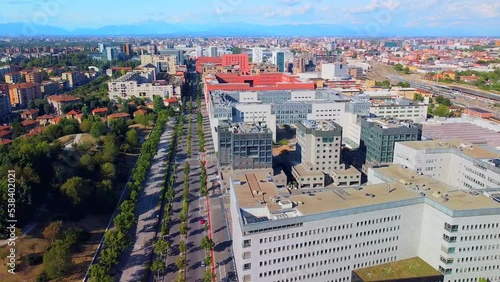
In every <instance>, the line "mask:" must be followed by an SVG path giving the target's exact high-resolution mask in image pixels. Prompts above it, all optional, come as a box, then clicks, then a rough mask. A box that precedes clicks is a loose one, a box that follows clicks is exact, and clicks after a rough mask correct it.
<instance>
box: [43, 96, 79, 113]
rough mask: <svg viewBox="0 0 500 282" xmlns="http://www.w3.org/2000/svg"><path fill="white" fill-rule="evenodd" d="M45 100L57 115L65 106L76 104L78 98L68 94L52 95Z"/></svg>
mask: <svg viewBox="0 0 500 282" xmlns="http://www.w3.org/2000/svg"><path fill="white" fill-rule="evenodd" d="M47 101H48V102H49V104H50V106H51V107H52V109H53V110H54V112H55V113H56V114H57V115H62V114H63V108H64V107H65V106H70V105H74V104H78V103H79V102H80V98H77V97H74V96H69V95H52V96H49V97H47Z"/></svg>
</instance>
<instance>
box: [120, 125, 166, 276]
mask: <svg viewBox="0 0 500 282" xmlns="http://www.w3.org/2000/svg"><path fill="white" fill-rule="evenodd" d="M174 127H175V122H174V121H173V120H171V121H169V122H168V123H167V125H166V128H165V130H164V131H163V133H162V135H161V139H160V143H159V145H158V152H157V154H156V155H155V156H154V157H153V160H152V161H151V168H150V170H149V172H148V176H147V178H146V182H145V184H144V187H145V188H144V189H143V191H142V192H141V195H140V197H139V201H138V203H137V210H136V215H137V218H138V220H137V227H136V229H135V230H134V233H135V236H133V237H132V244H133V247H132V249H129V250H128V251H126V253H124V255H123V256H122V260H121V262H120V265H119V266H118V267H117V269H120V270H121V272H120V273H118V274H117V275H116V276H117V277H119V280H120V281H140V280H141V279H142V278H143V277H144V275H145V274H146V273H147V271H146V269H145V267H144V265H145V263H146V262H148V261H149V259H150V256H151V252H152V251H153V248H152V243H153V239H154V237H155V235H156V227H157V220H158V219H157V214H158V212H159V207H158V203H159V201H160V196H161V195H160V194H161V193H160V191H161V188H162V186H163V185H164V175H165V172H166V169H167V165H166V161H167V154H168V150H169V147H170V140H171V139H172V136H173V129H174Z"/></svg>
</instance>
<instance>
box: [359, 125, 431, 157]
mask: <svg viewBox="0 0 500 282" xmlns="http://www.w3.org/2000/svg"><path fill="white" fill-rule="evenodd" d="M421 138H422V125H421V124H415V123H413V122H412V121H399V120H393V119H384V118H368V119H363V120H362V121H361V144H360V148H361V151H362V152H363V153H364V155H365V157H366V162H367V163H392V161H393V154H394V145H395V143H396V142H403V141H417V140H420V139H421Z"/></svg>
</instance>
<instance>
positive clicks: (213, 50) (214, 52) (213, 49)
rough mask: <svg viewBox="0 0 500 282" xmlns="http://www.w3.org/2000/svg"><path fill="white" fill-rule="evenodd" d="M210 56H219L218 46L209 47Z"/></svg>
mask: <svg viewBox="0 0 500 282" xmlns="http://www.w3.org/2000/svg"><path fill="white" fill-rule="evenodd" d="M208 56H209V57H218V56H219V55H218V54H217V46H210V47H209V48H208Z"/></svg>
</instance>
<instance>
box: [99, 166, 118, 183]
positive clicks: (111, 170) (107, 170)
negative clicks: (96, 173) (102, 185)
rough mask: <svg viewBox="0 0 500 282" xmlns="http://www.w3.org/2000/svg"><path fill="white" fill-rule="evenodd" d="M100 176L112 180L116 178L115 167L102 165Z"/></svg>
mask: <svg viewBox="0 0 500 282" xmlns="http://www.w3.org/2000/svg"><path fill="white" fill-rule="evenodd" d="M101 174H102V176H103V178H107V179H113V178H115V176H116V171H115V165H114V164H113V163H103V164H102V165H101Z"/></svg>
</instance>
